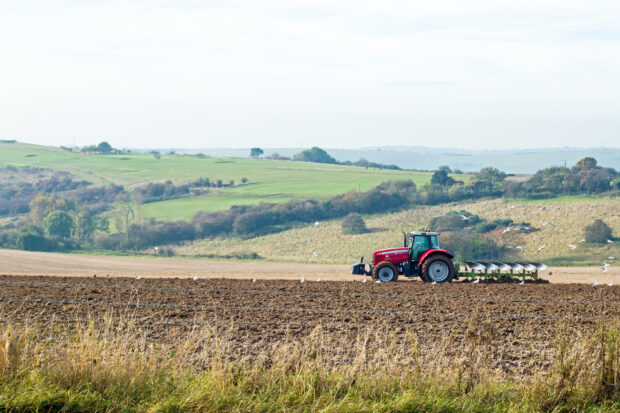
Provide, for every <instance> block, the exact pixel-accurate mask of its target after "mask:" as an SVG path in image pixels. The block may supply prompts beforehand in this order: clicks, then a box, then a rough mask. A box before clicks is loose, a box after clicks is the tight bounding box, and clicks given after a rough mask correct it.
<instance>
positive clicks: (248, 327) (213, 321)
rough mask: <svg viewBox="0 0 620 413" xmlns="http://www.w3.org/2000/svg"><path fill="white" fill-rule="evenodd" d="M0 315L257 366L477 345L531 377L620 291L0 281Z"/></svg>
mask: <svg viewBox="0 0 620 413" xmlns="http://www.w3.org/2000/svg"><path fill="white" fill-rule="evenodd" d="M0 316H1V317H0V323H2V324H4V325H11V326H17V325H19V326H29V327H31V328H32V331H36V332H37V333H36V334H40V335H46V336H49V337H53V336H55V335H66V334H70V333H71V332H72V331H76V329H78V327H77V326H79V325H91V326H92V329H93V330H94V331H98V332H101V331H104V330H105V331H116V332H119V331H122V332H123V334H128V337H129V336H131V337H135V339H136V340H143V341H144V342H146V343H148V344H152V345H165V346H171V347H174V346H186V347H187V346H191V347H195V350H196V354H201V355H202V356H201V357H204V351H205V349H208V350H210V351H212V353H213V354H214V355H215V356H217V357H222V358H225V359H226V360H227V361H239V362H252V363H256V362H258V363H271V362H273V360H272V359H273V358H274V355H275V354H276V353H277V354H278V355H279V356H278V357H280V356H282V352H283V351H284V352H285V353H286V352H287V351H290V352H299V351H304V352H306V353H307V357H309V358H311V359H313V360H314V359H316V360H317V361H321V362H323V363H331V364H334V365H341V364H347V363H360V362H361V363H381V362H382V360H387V359H390V360H391V361H394V360H397V361H398V360H400V361H401V362H403V363H409V362H411V357H412V353H414V352H415V353H416V355H419V356H421V360H422V362H424V360H430V359H431V358H433V359H435V360H436V358H437V357H441V358H443V359H445V360H448V361H449V360H458V359H459V358H462V357H463V356H467V355H468V354H470V353H471V352H474V351H479V349H480V348H484V349H485V356H484V359H485V362H487V363H489V368H492V369H495V370H498V371H503V372H505V373H507V374H510V375H513V374H514V375H529V374H534V373H536V372H538V371H540V370H541V369H543V370H544V369H546V368H547V367H548V366H549V365H550V364H551V362H552V360H553V358H554V355H555V351H556V350H555V344H554V343H557V341H558V339H559V338H560V337H569V338H570V339H571V340H578V339H579V337H581V336H583V335H585V334H588V333H590V332H593V331H595V330H596V329H597V328H599V327H600V326H602V325H606V326H618V323H619V322H620V287H617V286H612V287H610V286H607V285H605V284H603V285H600V286H598V287H593V286H591V285H584V284H545V283H531V282H530V283H526V284H525V285H518V284H517V283H506V284H502V283H489V284H485V283H480V284H473V283H452V284H437V285H431V284H427V283H422V282H399V283H383V284H376V283H375V282H373V281H370V280H368V282H366V283H362V282H361V280H360V281H356V282H350V281H347V282H339V281H321V282H316V281H315V279H312V280H310V279H309V280H307V281H306V282H303V283H302V282H300V281H291V280H257V281H256V282H253V281H252V280H235V279H199V280H192V279H190V278H142V279H139V280H138V279H134V278H107V277H103V278H102V277H98V278H83V277H46V276H0ZM283 349H285V350H283ZM309 349H310V350H312V351H308V350H309ZM196 362H197V363H200V362H201V360H198V359H197V360H196Z"/></svg>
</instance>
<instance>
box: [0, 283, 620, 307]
mask: <svg viewBox="0 0 620 413" xmlns="http://www.w3.org/2000/svg"><path fill="white" fill-rule="evenodd" d="M2 284H4V285H28V286H41V287H82V288H108V289H125V290H153V291H203V292H208V293H237V294H269V295H288V296H295V295H299V296H325V297H357V298H359V297H366V298H388V299H414V300H419V299H422V300H437V301H480V302H489V301H491V302H510V303H531V304H580V305H601V304H611V305H619V304H620V301H604V300H601V301H578V300H539V299H525V298H524V299H520V298H503V297H462V296H436V295H402V294H396V295H390V294H377V293H345V292H325V291H281V290H264V289H252V290H248V289H230V288H215V289H213V288H201V287H192V288H189V287H155V286H146V285H121V284H108V285H106V284H84V283H79V284H75V283H56V282H38V281H0V285H2Z"/></svg>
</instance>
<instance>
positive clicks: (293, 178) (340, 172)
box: [0, 142, 471, 220]
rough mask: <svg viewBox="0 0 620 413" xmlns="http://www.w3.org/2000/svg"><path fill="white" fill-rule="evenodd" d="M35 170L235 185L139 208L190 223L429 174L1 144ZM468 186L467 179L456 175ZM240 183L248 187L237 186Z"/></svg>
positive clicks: (2, 160) (99, 179)
mask: <svg viewBox="0 0 620 413" xmlns="http://www.w3.org/2000/svg"><path fill="white" fill-rule="evenodd" d="M6 165H14V166H38V167H45V168H52V169H58V170H65V171H69V172H71V173H73V174H75V175H77V176H79V177H80V178H82V179H87V180H90V181H93V182H96V183H115V184H120V185H125V186H127V187H129V188H131V187H132V186H135V185H140V184H145V183H147V182H155V181H162V180H168V179H169V180H172V181H174V182H177V183H185V182H189V181H192V180H195V179H198V178H200V177H206V178H209V179H210V180H211V181H212V182H214V181H217V180H222V181H223V182H224V183H228V182H230V181H231V180H233V181H235V183H236V186H234V187H228V188H222V189H221V190H212V191H210V193H209V194H206V195H201V196H196V197H192V198H182V199H177V200H169V201H163V202H156V203H149V204H144V205H142V206H141V208H142V213H143V216H145V217H154V218H158V219H165V220H177V219H185V220H187V219H189V218H191V217H192V216H193V215H194V214H195V213H196V212H198V211H218V210H225V209H228V208H230V207H231V206H232V205H250V204H257V203H260V202H285V201H288V200H291V199H316V200H325V199H329V198H330V197H332V196H334V195H337V194H341V193H345V192H348V191H358V190H359V191H367V190H369V189H371V188H373V187H375V186H377V185H378V184H380V183H381V182H384V181H391V180H403V179H411V180H412V181H413V182H415V183H416V185H418V186H421V185H424V184H425V183H428V182H429V181H430V178H431V176H432V173H431V172H417V171H394V170H381V171H380V170H374V169H368V170H366V169H365V168H362V167H354V166H343V165H329V164H316V163H307V162H294V161H274V160H266V159H265V160H263V159H260V160H256V159H243V158H216V157H197V156H182V155H165V154H164V155H161V158H160V159H156V158H155V157H154V156H153V155H151V154H133V153H130V154H118V155H86V154H82V153H76V152H68V151H65V150H63V149H60V148H54V147H46V146H38V145H30V144H24V143H19V142H18V143H14V144H6V143H3V144H0V166H6ZM454 177H455V178H456V179H460V180H464V181H468V180H469V179H471V177H470V176H469V175H455V176H454ZM242 178H247V180H248V184H246V185H239V183H240V182H241V181H242Z"/></svg>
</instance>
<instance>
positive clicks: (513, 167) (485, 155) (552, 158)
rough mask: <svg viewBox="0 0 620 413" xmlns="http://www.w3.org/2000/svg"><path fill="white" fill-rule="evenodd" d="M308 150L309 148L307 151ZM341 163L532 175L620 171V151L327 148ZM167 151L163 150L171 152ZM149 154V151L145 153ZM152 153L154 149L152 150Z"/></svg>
mask: <svg viewBox="0 0 620 413" xmlns="http://www.w3.org/2000/svg"><path fill="white" fill-rule="evenodd" d="M263 149H264V151H265V156H271V155H272V154H274V153H278V154H280V155H282V156H287V157H291V156H293V155H294V154H297V153H299V152H301V151H302V150H303V149H302V148H263ZM304 149H305V148H304ZM324 149H325V150H326V151H327V152H328V153H329V154H330V155H331V156H333V157H334V158H336V159H337V160H338V161H352V162H353V161H357V160H359V159H360V158H364V159H366V160H368V161H371V162H377V163H382V164H395V165H398V166H399V167H401V168H404V169H419V170H429V171H432V170H436V169H437V168H438V167H439V166H442V165H448V166H450V167H451V168H452V169H460V170H462V171H463V172H475V171H479V170H480V169H482V168H484V167H487V166H492V167H495V168H498V169H501V170H502V171H504V172H507V173H516V174H532V173H535V172H536V171H537V170H539V169H542V168H546V167H549V166H561V165H564V164H565V163H566V165H569V166H570V165H574V164H575V162H577V161H578V160H579V159H581V158H584V157H586V156H591V157H593V158H596V159H597V160H598V162H599V165H601V166H607V167H611V168H614V169H620V148H591V149H582V148H579V149H576V148H550V149H519V150H505V151H491V150H486V151H473V150H465V149H458V148H453V149H451V148H425V147H405V146H399V147H377V148H361V149H333V148H332V149H327V148H324ZM169 150H170V149H164V150H162V151H169ZM145 151H146V150H145ZM149 151H150V149H149ZM176 152H177V153H194V154H195V153H204V154H207V155H212V156H232V157H248V156H249V154H250V149H249V148H247V149H245V148H244V149H177V150H176Z"/></svg>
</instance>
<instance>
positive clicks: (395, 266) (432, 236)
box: [351, 231, 457, 282]
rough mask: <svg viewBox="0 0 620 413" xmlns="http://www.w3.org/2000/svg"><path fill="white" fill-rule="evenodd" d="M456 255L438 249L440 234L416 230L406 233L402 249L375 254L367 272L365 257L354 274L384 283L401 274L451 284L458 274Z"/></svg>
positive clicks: (386, 250)
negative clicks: (454, 261) (455, 265)
mask: <svg viewBox="0 0 620 413" xmlns="http://www.w3.org/2000/svg"><path fill="white" fill-rule="evenodd" d="M452 258H454V256H453V255H452V254H451V253H450V251H448V250H444V249H441V248H440V247H439V233H437V232H431V231H415V232H410V233H408V234H405V233H403V246H402V247H401V248H389V249H384V250H378V251H375V252H373V253H372V263H371V264H370V268H369V269H368V271H367V270H366V265H365V264H364V257H362V259H361V262H360V263H359V264H354V265H353V266H352V267H351V273H352V274H358V275H372V277H373V279H376V280H378V281H381V282H389V281H396V280H397V279H398V276H399V275H404V276H405V277H420V278H422V280H424V281H428V282H446V281H452V280H453V279H454V278H456V276H457V274H456V272H455V269H454V263H453V262H452Z"/></svg>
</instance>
